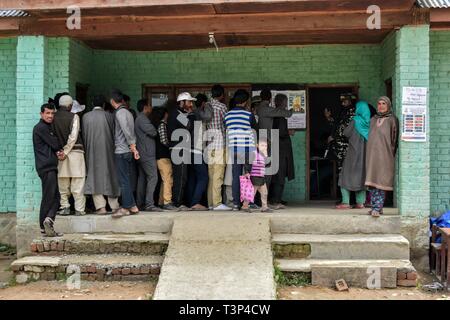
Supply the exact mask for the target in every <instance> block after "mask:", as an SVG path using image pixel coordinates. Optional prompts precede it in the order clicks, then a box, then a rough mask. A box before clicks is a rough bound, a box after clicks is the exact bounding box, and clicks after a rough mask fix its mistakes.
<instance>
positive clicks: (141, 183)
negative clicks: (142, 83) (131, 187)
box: [134, 99, 162, 211]
mask: <svg viewBox="0 0 450 320" xmlns="http://www.w3.org/2000/svg"><path fill="white" fill-rule="evenodd" d="M137 109H138V111H139V114H138V116H137V118H136V121H135V123H134V132H135V133H136V148H137V150H138V152H139V155H140V159H139V160H138V167H139V178H138V184H137V191H136V193H137V194H136V200H137V205H138V207H139V208H141V210H143V211H162V210H161V209H160V208H158V207H156V206H155V202H154V195H153V193H154V192H155V188H156V184H157V182H158V169H157V167H156V150H155V137H156V136H157V134H158V132H157V131H156V128H155V127H154V126H153V124H152V123H151V121H150V119H149V117H150V115H151V113H152V107H151V105H150V103H149V101H148V99H141V100H139V101H138V104H137Z"/></svg>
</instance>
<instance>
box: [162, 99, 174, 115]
mask: <svg viewBox="0 0 450 320" xmlns="http://www.w3.org/2000/svg"><path fill="white" fill-rule="evenodd" d="M163 107H164V108H165V109H166V110H167V112H168V113H170V112H172V111H173V110H176V109H177V107H178V103H177V100H176V99H174V98H169V99H168V100H167V101H166V102H165V103H164V106H163Z"/></svg>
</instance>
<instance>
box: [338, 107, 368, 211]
mask: <svg viewBox="0 0 450 320" xmlns="http://www.w3.org/2000/svg"><path fill="white" fill-rule="evenodd" d="M369 129H370V109H369V105H368V104H367V102H365V101H359V102H358V103H357V104H356V114H355V116H354V117H353V120H352V121H351V122H350V124H349V125H348V126H347V128H345V130H344V136H345V137H346V138H347V139H348V142H349V144H348V149H347V153H346V155H345V159H344V162H343V165H342V170H341V173H340V174H339V186H340V187H341V193H342V203H341V204H338V205H337V206H336V209H350V192H351V191H354V192H355V193H356V206H355V208H357V209H363V208H364V202H365V200H366V187H365V185H364V183H365V178H366V172H365V155H366V142H367V140H368V138H369Z"/></svg>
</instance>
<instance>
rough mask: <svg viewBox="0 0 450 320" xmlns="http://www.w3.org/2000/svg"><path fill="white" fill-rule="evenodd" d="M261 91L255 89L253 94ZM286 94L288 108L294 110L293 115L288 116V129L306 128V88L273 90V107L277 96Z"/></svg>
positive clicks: (256, 94)
mask: <svg viewBox="0 0 450 320" xmlns="http://www.w3.org/2000/svg"><path fill="white" fill-rule="evenodd" d="M260 92H261V91H253V92H252V95H253V96H258V95H259V94H260ZM277 94H284V95H286V96H287V97H288V110H291V109H292V110H294V114H293V115H292V117H290V118H287V120H288V129H292V130H302V129H306V90H298V91H275V90H272V107H275V96H276V95H277Z"/></svg>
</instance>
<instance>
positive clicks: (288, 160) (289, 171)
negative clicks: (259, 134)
mask: <svg viewBox="0 0 450 320" xmlns="http://www.w3.org/2000/svg"><path fill="white" fill-rule="evenodd" d="M273 128H274V129H279V135H280V143H279V153H278V154H279V161H280V162H279V163H280V167H279V169H278V173H277V174H276V175H275V176H274V177H273V178H272V181H273V182H275V183H278V184H284V183H285V179H286V178H287V179H288V181H291V180H294V179H295V169H294V153H293V151H292V143H291V137H290V135H289V130H288V122H287V119H286V118H276V119H274V121H273Z"/></svg>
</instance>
